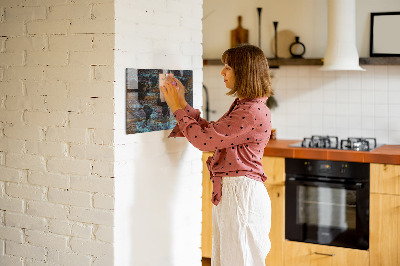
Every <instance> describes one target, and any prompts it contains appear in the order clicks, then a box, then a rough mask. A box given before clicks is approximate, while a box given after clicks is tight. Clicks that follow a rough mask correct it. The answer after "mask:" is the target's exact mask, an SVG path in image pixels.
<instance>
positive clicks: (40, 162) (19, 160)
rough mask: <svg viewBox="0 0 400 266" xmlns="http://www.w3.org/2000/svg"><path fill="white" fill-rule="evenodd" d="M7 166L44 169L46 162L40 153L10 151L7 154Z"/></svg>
mask: <svg viewBox="0 0 400 266" xmlns="http://www.w3.org/2000/svg"><path fill="white" fill-rule="evenodd" d="M6 166H8V167H13V168H18V169H29V170H38V171H44V170H45V169H46V162H45V160H44V158H43V157H42V156H38V155H29V154H23V155H20V154H14V153H9V154H7V156H6Z"/></svg>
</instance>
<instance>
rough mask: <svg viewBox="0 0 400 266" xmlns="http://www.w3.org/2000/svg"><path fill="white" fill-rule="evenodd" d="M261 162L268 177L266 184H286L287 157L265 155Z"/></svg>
mask: <svg viewBox="0 0 400 266" xmlns="http://www.w3.org/2000/svg"><path fill="white" fill-rule="evenodd" d="M261 163H262V165H263V168H264V172H265V174H266V175H267V177H268V178H267V180H266V181H265V183H266V184H270V185H282V186H284V185H285V158H283V157H270V156H264V157H263V158H262V159H261Z"/></svg>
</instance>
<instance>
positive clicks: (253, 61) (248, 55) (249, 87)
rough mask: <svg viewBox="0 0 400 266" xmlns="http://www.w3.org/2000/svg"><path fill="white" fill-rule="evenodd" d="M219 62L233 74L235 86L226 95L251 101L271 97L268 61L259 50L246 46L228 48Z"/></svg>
mask: <svg viewBox="0 0 400 266" xmlns="http://www.w3.org/2000/svg"><path fill="white" fill-rule="evenodd" d="M221 60H222V63H224V64H227V65H228V66H230V67H231V68H232V69H233V71H234V74H235V86H234V87H233V89H231V90H230V91H229V92H228V93H227V95H234V96H236V97H239V98H251V99H254V98H259V97H269V96H271V95H273V92H272V88H271V77H270V75H269V67H268V61H267V58H266V57H265V55H264V53H263V51H262V50H261V49H260V48H258V47H256V46H253V45H248V44H246V45H240V46H237V47H234V48H230V49H228V50H226V51H225V52H224V53H223V54H222V58H221Z"/></svg>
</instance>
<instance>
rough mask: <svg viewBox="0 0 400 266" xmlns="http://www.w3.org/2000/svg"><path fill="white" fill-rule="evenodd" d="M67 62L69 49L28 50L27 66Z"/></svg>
mask: <svg viewBox="0 0 400 266" xmlns="http://www.w3.org/2000/svg"><path fill="white" fill-rule="evenodd" d="M67 64H68V53H67V51H61V52H59V51H56V52H49V51H41V52H36V51H28V52H27V54H26V65H27V66H66V65H67Z"/></svg>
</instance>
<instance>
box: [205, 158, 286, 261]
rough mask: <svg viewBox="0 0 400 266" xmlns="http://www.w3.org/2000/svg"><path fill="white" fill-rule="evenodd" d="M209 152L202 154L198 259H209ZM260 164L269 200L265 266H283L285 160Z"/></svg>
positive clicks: (210, 227) (265, 161)
mask: <svg viewBox="0 0 400 266" xmlns="http://www.w3.org/2000/svg"><path fill="white" fill-rule="evenodd" d="M209 156H212V153H211V152H204V153H203V196H202V201H203V206H202V212H203V218H202V237H201V247H202V256H203V257H205V258H211V252H212V203H211V195H212V183H211V182H210V175H209V172H208V169H207V166H206V161H207V158H208V157H209ZM262 164H263V166H264V171H265V173H266V175H267V176H268V179H267V181H266V182H265V187H266V188H267V190H268V194H269V196H270V199H271V205H272V221H271V232H270V235H269V237H270V240H271V244H272V247H271V250H270V252H269V254H268V256H267V258H266V265H283V243H284V230H285V227H284V226H285V222H284V221H285V220H284V218H285V217H284V215H285V195H284V192H285V187H284V184H285V158H283V157H263V159H262Z"/></svg>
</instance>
